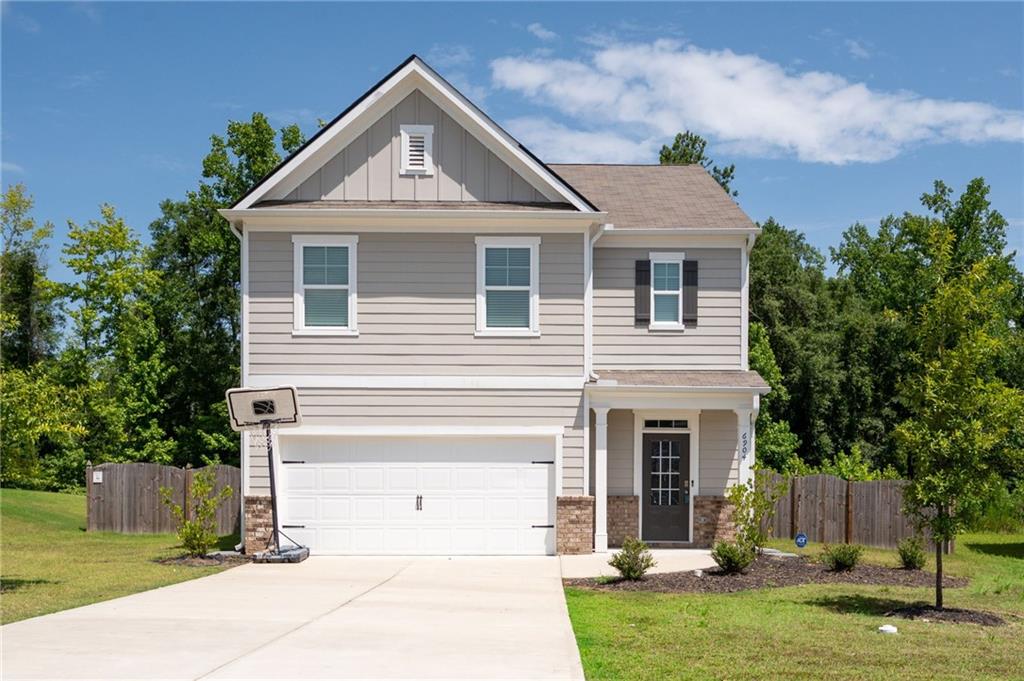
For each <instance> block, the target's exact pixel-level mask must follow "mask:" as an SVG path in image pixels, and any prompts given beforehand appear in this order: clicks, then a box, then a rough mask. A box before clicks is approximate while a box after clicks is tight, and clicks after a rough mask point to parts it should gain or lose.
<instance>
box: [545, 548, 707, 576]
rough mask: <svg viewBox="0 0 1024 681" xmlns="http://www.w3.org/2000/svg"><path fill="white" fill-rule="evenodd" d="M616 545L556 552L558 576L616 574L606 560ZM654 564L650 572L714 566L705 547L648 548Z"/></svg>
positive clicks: (700, 568) (704, 568)
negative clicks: (575, 552) (565, 553)
mask: <svg viewBox="0 0 1024 681" xmlns="http://www.w3.org/2000/svg"><path fill="white" fill-rule="evenodd" d="M615 551H616V549H611V550H609V551H608V553H587V554H583V555H579V556H559V557H558V559H559V560H560V561H561V562H562V576H563V577H565V578H567V579H576V578H581V577H599V576H601V575H608V576H614V575H617V574H619V573H618V572H617V571H616V570H615V568H613V567H612V566H611V565H609V564H608V559H609V558H611V557H612V556H613V555H614V554H615ZM651 554H652V555H653V556H654V560H655V561H657V565H655V566H654V567H653V568H651V569H650V571H649V572H650V573H651V574H655V573H659V572H686V571H689V570H707V569H708V568H713V567H715V561H714V560H712V559H711V552H710V551H707V550H705V549H651Z"/></svg>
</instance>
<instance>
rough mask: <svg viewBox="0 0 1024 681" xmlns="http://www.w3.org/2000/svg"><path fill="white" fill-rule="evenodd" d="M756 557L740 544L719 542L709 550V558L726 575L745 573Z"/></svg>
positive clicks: (749, 548) (750, 549) (750, 550)
mask: <svg viewBox="0 0 1024 681" xmlns="http://www.w3.org/2000/svg"><path fill="white" fill-rule="evenodd" d="M755 556H756V554H755V552H754V549H753V548H752V547H750V546H746V545H744V544H741V543H740V542H725V541H720V542H718V543H716V544H715V546H714V548H713V549H711V557H712V558H713V559H714V561H715V562H716V563H718V567H720V568H722V572H724V573H725V574H727V575H737V574H739V573H741V572H746V571H747V568H749V567H750V565H751V564H752V563H753V562H754V557H755Z"/></svg>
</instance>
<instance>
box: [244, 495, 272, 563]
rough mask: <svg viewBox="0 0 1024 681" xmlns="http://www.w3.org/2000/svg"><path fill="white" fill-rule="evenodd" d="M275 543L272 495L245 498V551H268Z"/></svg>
mask: <svg viewBox="0 0 1024 681" xmlns="http://www.w3.org/2000/svg"><path fill="white" fill-rule="evenodd" d="M273 543H274V523H273V520H272V511H271V505H270V497H246V498H245V553H246V554H247V555H252V554H254V553H257V552H259V551H266V550H267V549H269V548H270V547H271V546H272V545H273Z"/></svg>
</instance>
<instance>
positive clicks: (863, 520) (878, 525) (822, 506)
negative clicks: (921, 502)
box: [766, 473, 933, 548]
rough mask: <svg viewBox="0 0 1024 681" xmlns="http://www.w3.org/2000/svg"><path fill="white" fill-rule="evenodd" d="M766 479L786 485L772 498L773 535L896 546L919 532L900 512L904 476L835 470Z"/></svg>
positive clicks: (885, 546)
mask: <svg viewBox="0 0 1024 681" xmlns="http://www.w3.org/2000/svg"><path fill="white" fill-rule="evenodd" d="M766 479H767V480H768V481H769V482H768V484H769V485H778V484H780V483H781V484H783V485H784V489H785V493H783V494H782V496H781V497H780V498H779V500H778V501H776V502H775V516H774V518H773V519H772V536H773V537H776V538H780V539H792V538H794V537H796V535H797V534H798V533H800V532H803V533H804V534H806V535H807V538H808V539H809V540H810V541H816V542H826V543H830V544H842V543H846V544H863V545H864V546H877V547H880V548H895V547H896V546H897V545H898V544H899V543H900V542H901V541H902V540H903V539H905V538H907V537H912V536H914V535H915V534H917V531H916V529H915V528H914V523H913V520H912V519H911V518H910V517H908V516H907V515H906V514H905V513H903V487H904V485H906V484H907V483H906V481H905V480H871V481H869V482H850V481H847V480H843V479H842V478H837V477H835V476H834V475H805V476H800V477H792V478H786V477H784V476H782V475H779V474H777V473H773V474H771V475H770V476H768V477H767V478H766ZM925 539H926V544H927V545H929V546H933V545H932V544H931V542H930V541H927V536H925Z"/></svg>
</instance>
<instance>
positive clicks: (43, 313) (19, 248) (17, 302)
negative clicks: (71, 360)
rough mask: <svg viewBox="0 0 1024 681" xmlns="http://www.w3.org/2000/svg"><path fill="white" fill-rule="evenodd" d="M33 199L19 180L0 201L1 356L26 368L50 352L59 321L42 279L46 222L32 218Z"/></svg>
mask: <svg viewBox="0 0 1024 681" xmlns="http://www.w3.org/2000/svg"><path fill="white" fill-rule="evenodd" d="M33 203H34V202H33V199H32V197H31V196H30V195H29V194H28V192H27V191H26V189H25V186H24V185H23V184H15V185H11V186H9V187H8V188H7V190H6V191H5V192H4V194H3V197H2V199H0V239H2V241H3V244H2V248H3V250H2V252H0V360H2V363H3V366H4V367H8V368H10V367H17V368H19V369H28V368H30V367H31V366H33V365H34V364H36V363H37V362H39V361H40V360H42V359H45V358H47V357H50V356H51V355H52V354H53V350H54V348H55V346H56V343H57V338H58V331H59V324H58V318H57V315H56V311H55V301H54V289H53V286H52V285H51V283H50V282H49V281H48V280H47V278H46V240H47V239H48V238H49V237H50V235H51V234H52V233H53V225H52V224H50V223H49V222H46V223H43V224H42V225H40V224H38V223H37V222H36V220H35V218H33V217H32V215H31V213H32V206H33Z"/></svg>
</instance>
